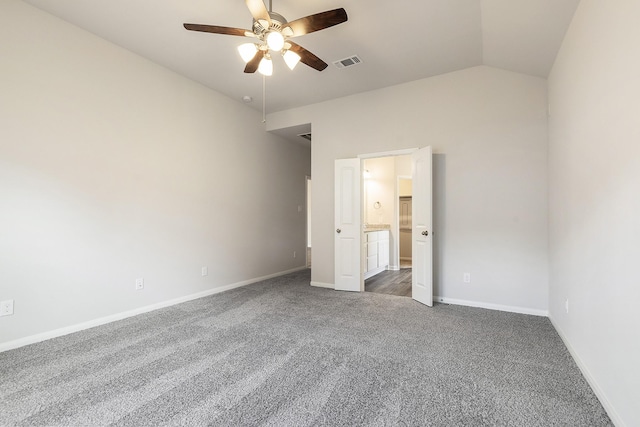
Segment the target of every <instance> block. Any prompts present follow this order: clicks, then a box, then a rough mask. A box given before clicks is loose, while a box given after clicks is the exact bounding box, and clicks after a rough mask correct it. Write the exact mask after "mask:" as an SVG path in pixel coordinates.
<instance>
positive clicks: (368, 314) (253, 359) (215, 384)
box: [0, 271, 612, 426]
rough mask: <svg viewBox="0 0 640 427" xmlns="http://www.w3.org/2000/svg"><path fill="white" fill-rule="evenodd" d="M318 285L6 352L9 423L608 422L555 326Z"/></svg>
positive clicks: (279, 281) (4, 415) (204, 303)
mask: <svg viewBox="0 0 640 427" xmlns="http://www.w3.org/2000/svg"><path fill="white" fill-rule="evenodd" d="M309 280H310V277H309V272H308V271H304V272H299V273H294V274H290V275H287V276H284V277H280V278H276V279H272V280H268V281H265V282H261V283H257V284H253V285H251V286H247V287H244V288H239V289H235V290H232V291H228V292H225V293H222V294H218V295H214V296H211V297H207V298H202V299H199V300H195V301H191V302H187V303H184V304H181V305H177V306H173V307H170V308H167V309H163V310H158V311H155V312H152V313H148V314H145V315H140V316H137V317H134V318H130V319H126V320H123V321H120V322H115V323H111V324H109V325H105V326H101V327H97V328H93V329H90V330H87V331H83V332H80V333H76V334H72V335H67V336H65V337H61V338H57V339H54V340H50V341H46V342H43V343H39V344H35V345H31V346H27V347H23V348H20V349H16V350H12V351H8V352H4V353H0V425H9V426H12V425H73V426H86V425H106V424H114V425H118V426H126V425H129V426H144V425H153V426H156V425H197V426H200V425H224V426H232V425H264V426H267V425H268V426H306V425H344V426H353V425H375V426H387V425H388V426H391V425H402V426H404V425H416V426H417V425H431V426H482V425H487V426H554V425H555V426H605V425H612V424H611V422H610V420H609V418H608V417H607V415H606V413H605V412H604V410H603V408H602V406H601V405H600V403H599V402H598V400H597V399H596V397H595V396H594V394H593V392H592V391H591V389H590V388H589V386H588V385H587V383H586V381H585V380H584V378H583V377H582V376H581V374H580V372H579V370H578V368H577V367H576V365H575V364H574V362H573V360H572V359H571V357H570V355H569V353H568V352H567V350H566V348H565V347H564V345H563V343H562V341H561V340H560V338H559V337H558V335H557V334H556V332H555V331H554V329H553V327H552V325H551V323H550V322H549V320H548V319H546V318H541V317H535V316H526V315H519V314H512V313H503V312H498V311H490V310H483V309H476V308H468V307H460V306H448V305H436V306H435V307H434V308H428V307H425V306H423V305H421V304H419V303H416V302H415V301H413V300H411V299H409V298H404V297H395V296H388V295H381V294H373V293H343V292H336V291H332V290H327V289H320V288H313V287H310V286H309V285H308V283H309Z"/></svg>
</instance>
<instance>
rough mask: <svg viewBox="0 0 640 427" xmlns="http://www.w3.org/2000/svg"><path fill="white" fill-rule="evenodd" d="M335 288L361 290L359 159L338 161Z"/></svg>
mask: <svg viewBox="0 0 640 427" xmlns="http://www.w3.org/2000/svg"><path fill="white" fill-rule="evenodd" d="M334 225H335V229H334V236H335V237H334V240H335V268H334V271H335V288H336V290H338V291H353V292H360V291H361V290H362V289H360V287H361V283H362V280H361V277H360V276H361V271H362V269H361V267H360V252H361V251H360V235H361V233H362V229H361V227H360V159H339V160H336V164H335V222H334Z"/></svg>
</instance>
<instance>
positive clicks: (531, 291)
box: [267, 67, 548, 314]
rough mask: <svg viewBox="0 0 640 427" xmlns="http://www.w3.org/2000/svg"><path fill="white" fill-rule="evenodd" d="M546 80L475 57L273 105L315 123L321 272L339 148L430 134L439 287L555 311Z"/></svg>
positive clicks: (349, 152)
mask: <svg viewBox="0 0 640 427" xmlns="http://www.w3.org/2000/svg"><path fill="white" fill-rule="evenodd" d="M546 89H547V88H546V81H545V80H543V79H539V78H535V77H529V76H525V75H521V74H517V73H511V72H507V71H502V70H498V69H493V68H490V67H475V68H470V69H466V70H463V71H459V72H455V73H449V74H445V75H441V76H438V77H433V78H429V79H424V80H419V81H414V82H411V83H407V84H403V85H399V86H394V87H389V88H386V89H381V90H377V91H372V92H366V93H362V94H359V95H354V96H350V97H345V98H340V99H336V100H333V101H328V102H324V103H320V104H316V105H310V106H307V107H303V108H299V109H295V110H287V111H282V112H278V113H274V114H270V115H269V116H268V118H267V126H268V128H269V129H278V128H285V127H289V126H293V125H296V124H301V123H312V130H313V138H314V142H313V144H312V149H311V150H312V173H313V179H314V205H313V212H312V215H313V235H314V266H313V269H312V279H313V281H314V282H317V283H319V284H322V283H324V284H333V281H334V278H333V276H334V253H333V247H334V246H333V229H334V224H333V206H334V194H333V168H334V161H335V159H339V158H348V157H356V156H358V155H359V154H366V153H380V152H386V151H391V150H402V149H409V148H415V147H422V146H427V145H431V146H432V147H433V150H434V153H435V154H434V210H435V211H434V231H435V233H436V235H435V238H434V245H435V253H434V262H435V293H436V295H438V296H443V297H446V298H449V299H452V300H456V301H463V302H476V303H477V302H480V303H483V304H485V305H486V306H495V307H500V308H507V309H516V310H520V311H526V312H533V313H537V314H546V310H547V303H548V282H547V220H546V216H547V181H546V174H547V169H546V161H547V160H546V159H547V117H546V113H547V97H546ZM464 272H470V273H471V278H472V280H471V282H472V283H471V284H465V283H463V273H464Z"/></svg>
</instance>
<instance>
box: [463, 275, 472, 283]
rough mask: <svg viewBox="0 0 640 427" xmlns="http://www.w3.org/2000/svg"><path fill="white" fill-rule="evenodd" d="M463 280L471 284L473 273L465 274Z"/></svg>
mask: <svg viewBox="0 0 640 427" xmlns="http://www.w3.org/2000/svg"><path fill="white" fill-rule="evenodd" d="M462 279H463V280H464V283H471V273H464V274H463V275H462Z"/></svg>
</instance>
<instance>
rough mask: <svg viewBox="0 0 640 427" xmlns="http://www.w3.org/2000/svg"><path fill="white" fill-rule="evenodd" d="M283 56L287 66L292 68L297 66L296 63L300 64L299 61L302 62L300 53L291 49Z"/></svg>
mask: <svg viewBox="0 0 640 427" xmlns="http://www.w3.org/2000/svg"><path fill="white" fill-rule="evenodd" d="M282 57H283V58H284V62H285V63H286V64H287V67H289V69H290V70H293V69H294V68H296V65H298V62H300V55H298V54H297V53H295V52H292V51H290V50H288V51H286V52H285V53H284V55H282Z"/></svg>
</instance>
